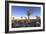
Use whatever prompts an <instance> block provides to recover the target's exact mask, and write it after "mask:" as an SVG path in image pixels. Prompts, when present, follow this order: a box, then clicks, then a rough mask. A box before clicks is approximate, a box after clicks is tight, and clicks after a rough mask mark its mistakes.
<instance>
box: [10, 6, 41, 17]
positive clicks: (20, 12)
mask: <svg viewBox="0 0 46 34" xmlns="http://www.w3.org/2000/svg"><path fill="white" fill-rule="evenodd" d="M28 9H31V10H32V16H40V12H41V8H40V7H31V6H12V8H11V10H12V12H11V14H12V16H16V17H21V16H22V17H25V16H27V14H26V12H27V10H28Z"/></svg>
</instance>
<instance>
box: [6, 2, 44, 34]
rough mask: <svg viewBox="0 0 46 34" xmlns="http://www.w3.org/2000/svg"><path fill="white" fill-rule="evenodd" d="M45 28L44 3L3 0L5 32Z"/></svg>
mask: <svg viewBox="0 0 46 34" xmlns="http://www.w3.org/2000/svg"><path fill="white" fill-rule="evenodd" d="M44 30H45V3H38V2H20V1H5V32H6V33H8V32H9V33H11V32H12V33H16V32H37V31H44Z"/></svg>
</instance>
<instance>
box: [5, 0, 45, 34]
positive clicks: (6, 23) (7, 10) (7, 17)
mask: <svg viewBox="0 0 46 34" xmlns="http://www.w3.org/2000/svg"><path fill="white" fill-rule="evenodd" d="M9 3H22V4H38V5H43V29H38V30H24V31H9ZM37 31H45V3H40V2H22V1H5V33H19V32H37Z"/></svg>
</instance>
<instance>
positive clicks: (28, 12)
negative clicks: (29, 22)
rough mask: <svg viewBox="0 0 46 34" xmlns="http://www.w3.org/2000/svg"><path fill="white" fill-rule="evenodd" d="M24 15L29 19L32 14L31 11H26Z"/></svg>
mask: <svg viewBox="0 0 46 34" xmlns="http://www.w3.org/2000/svg"><path fill="white" fill-rule="evenodd" d="M26 14H27V16H28V19H29V17H30V15H31V14H32V10H31V9H29V10H27V11H26Z"/></svg>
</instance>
